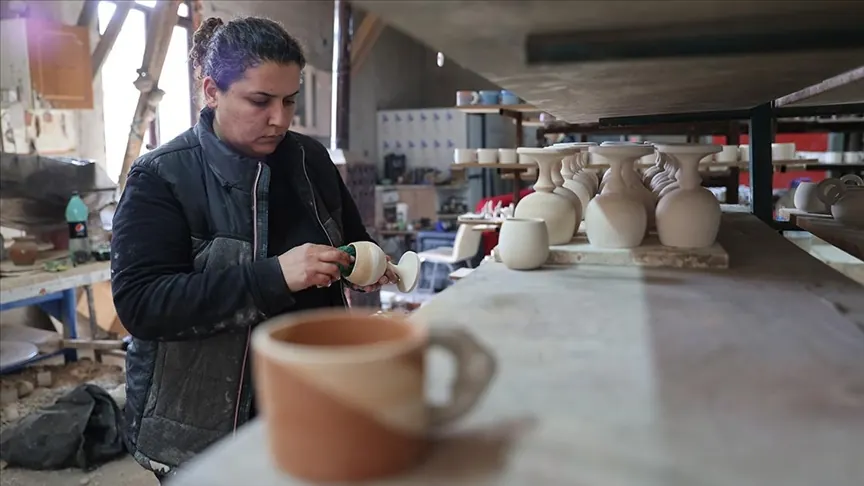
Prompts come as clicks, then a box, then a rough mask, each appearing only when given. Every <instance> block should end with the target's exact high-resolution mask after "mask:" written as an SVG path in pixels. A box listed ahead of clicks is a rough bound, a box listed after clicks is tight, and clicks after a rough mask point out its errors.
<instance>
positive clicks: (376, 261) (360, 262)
mask: <svg viewBox="0 0 864 486" xmlns="http://www.w3.org/2000/svg"><path fill="white" fill-rule="evenodd" d="M349 246H353V247H354V250H355V251H356V255H355V256H354V268H353V269H352V270H351V273H350V274H349V275H348V276H347V277H345V280H348V281H349V282H351V283H353V284H354V285H358V286H360V287H365V286H367V285H373V284H375V283H376V282H378V280H380V279H381V277H383V276H384V272H386V271H387V268H388V267H389V268H391V269H392V270H393V271H394V272H395V273H396V275H397V276H398V277H399V281H398V282H396V287H397V288H398V289H399V291H400V292H411V291H412V290H414V287H415V286H417V280H418V277H419V276H420V257H418V256H417V254H416V253H414V252H413V251H406V252H405V254H404V255H402V258H400V259H399V264H398V265H393V264H392V263H390V262H388V261H387V255H386V254H385V253H384V250H382V249H381V248H380V247H379V246H378V245H376V244H375V243H372V242H370V241H356V242H354V243H350V244H349Z"/></svg>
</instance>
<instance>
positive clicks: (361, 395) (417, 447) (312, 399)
mask: <svg viewBox="0 0 864 486" xmlns="http://www.w3.org/2000/svg"><path fill="white" fill-rule="evenodd" d="M368 312H371V311H368ZM368 312H366V313H364V312H362V311H357V310H352V311H345V310H338V311H337V310H316V311H307V312H300V313H296V314H287V315H284V316H281V317H278V318H275V319H272V320H270V321H268V322H266V323H264V324H262V325H261V326H259V327H258V328H256V329H255V331H254V333H253V337H252V349H253V356H254V372H255V380H256V382H255V383H256V393H257V398H258V403H259V407H260V410H261V415H262V417H263V419H264V421H265V423H266V428H267V436H268V441H269V445H270V452H271V455H272V457H273V459H274V461H275V463H276V466H277V467H278V468H279V469H280V470H282V471H283V472H286V473H288V474H291V475H293V476H295V477H297V478H300V479H304V480H307V481H316V482H321V481H361V480H366V479H372V478H377V477H382V476H388V475H391V474H395V473H398V472H401V471H403V470H406V469H408V468H409V467H411V466H414V465H415V464H417V463H418V462H419V460H420V459H421V457H422V455H423V453H424V452H425V450H426V446H427V434H428V433H429V432H430V430H431V429H433V428H436V427H439V426H442V425H446V424H448V423H451V422H453V421H454V420H457V419H459V418H461V417H462V416H463V415H465V414H466V413H468V412H469V411H470V410H471V409H472V408H473V407H474V405H475V404H476V403H477V402H478V400H479V399H480V397H481V396H482V395H483V393H484V392H485V390H486V388H487V387H488V385H489V383H490V382H491V381H492V378H493V376H494V374H495V368H496V365H495V359H494V357H493V356H492V354H491V353H490V352H489V351H487V350H486V349H484V348H483V346H481V345H480V344H479V343H478V342H477V341H475V340H474V338H472V337H471V336H470V335H469V334H468V333H466V332H465V331H462V330H459V329H429V328H427V327H424V326H422V325H420V324H417V323H412V322H409V321H408V320H407V319H405V318H403V317H382V316H374V315H370V313H368ZM432 347H440V348H443V349H444V350H446V351H449V352H450V353H451V354H452V355H453V357H454V358H455V361H456V363H457V366H456V377H455V379H454V381H453V387H452V391H451V401H450V403H448V404H446V405H440V406H439V405H430V404H429V403H428V400H427V398H426V392H425V389H424V388H425V376H424V375H425V373H424V361H425V357H426V352H427V351H428V350H429V349H430V348H432Z"/></svg>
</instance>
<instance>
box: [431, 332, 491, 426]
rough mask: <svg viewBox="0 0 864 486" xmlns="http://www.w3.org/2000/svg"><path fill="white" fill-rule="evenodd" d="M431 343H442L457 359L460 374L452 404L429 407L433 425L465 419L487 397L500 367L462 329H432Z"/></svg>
mask: <svg viewBox="0 0 864 486" xmlns="http://www.w3.org/2000/svg"><path fill="white" fill-rule="evenodd" d="M429 346H430V347H432V346H439V347H441V348H443V349H444V350H446V351H448V352H449V353H450V354H452V355H453V358H454V359H455V360H456V377H455V379H454V380H453V384H452V385H451V387H450V403H448V404H446V405H430V406H429V422H430V425H431V426H432V427H440V426H443V425H447V424H449V423H451V422H453V421H455V420H458V419H460V418H462V417H463V416H464V415H465V414H467V413H468V412H469V411H471V409H472V408H474V406H475V405H476V404H477V402H478V401H479V400H480V397H481V396H483V393H484V392H485V391H486V389H487V388H488V387H489V383H491V382H492V378H493V377H494V376H495V369H496V368H497V366H496V362H495V357H494V356H493V355H492V353H490V352H489V351H488V350H487V349H486V348H484V347H483V346H481V345H480V343H479V342H478V341H477V340H476V339H475V338H474V337H473V336H472V335H471V334H469V333H468V332H466V331H464V330H462V329H431V330H430V332H429Z"/></svg>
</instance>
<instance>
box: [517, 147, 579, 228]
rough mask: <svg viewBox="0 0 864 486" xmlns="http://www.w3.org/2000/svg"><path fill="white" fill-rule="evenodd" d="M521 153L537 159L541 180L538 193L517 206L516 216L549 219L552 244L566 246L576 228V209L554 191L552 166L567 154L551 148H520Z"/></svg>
mask: <svg viewBox="0 0 864 486" xmlns="http://www.w3.org/2000/svg"><path fill="white" fill-rule="evenodd" d="M517 151H518V152H519V155H521V156H525V157H530V158H532V159H534V161H535V163H536V164H537V168H538V170H537V183H536V184H534V192H533V193H531V194H529V195H527V196H525V197H524V198H522V199H521V200H520V201H519V204H517V205H516V210H515V211H514V213H513V216H514V217H516V218H522V219H532V218H539V219H542V220H543V221H545V222H546V230H547V231H548V232H549V244H550V245H563V244H564V243H567V242H569V241H570V240H571V239H572V238H573V232H574V231H576V216H577V214H576V208H575V207H574V206H573V204H571V203H570V201H569V200H568V199H567V198H565V197H563V196H559V195H557V194H554V193H553V192H552V191H554V190H555V184H554V183H553V182H552V166H553V164H555V162H557V161H559V160H561V158H562V157H563V156H562V155H561V154H559V153H558V151H557V150H553V149H550V148H545V149H544V148H533V147H519V148H518V149H517Z"/></svg>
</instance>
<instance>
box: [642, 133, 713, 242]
mask: <svg viewBox="0 0 864 486" xmlns="http://www.w3.org/2000/svg"><path fill="white" fill-rule="evenodd" d="M722 148H723V147H721V146H720V145H705V144H658V145H657V150H659V151H661V152H663V153H665V154H668V155H671V156H673V157H674V158H675V160H677V161H678V164H679V168H678V171H677V174H676V178H677V182H678V188H677V189H675V190H672V191H671V192H669V193H667V194H666V195H665V196H663V197H662V198H660V201H659V202H658V203H657V211H656V217H657V235H658V236H659V237H660V243H662V244H663V245H665V246H671V247H676V248H704V247H708V246H711V245H713V244H714V240H716V239H717V231H718V230H719V229H720V215H721V211H720V202H719V201H718V200H717V198H716V197H714V194H712V193H711V191H709V190H707V189H705V188H703V187H702V177H701V176H700V175H699V161H700V160H702V158H704V157H705V156H706V155H711V154H715V153H717V152H719V151H720V150H722Z"/></svg>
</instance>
